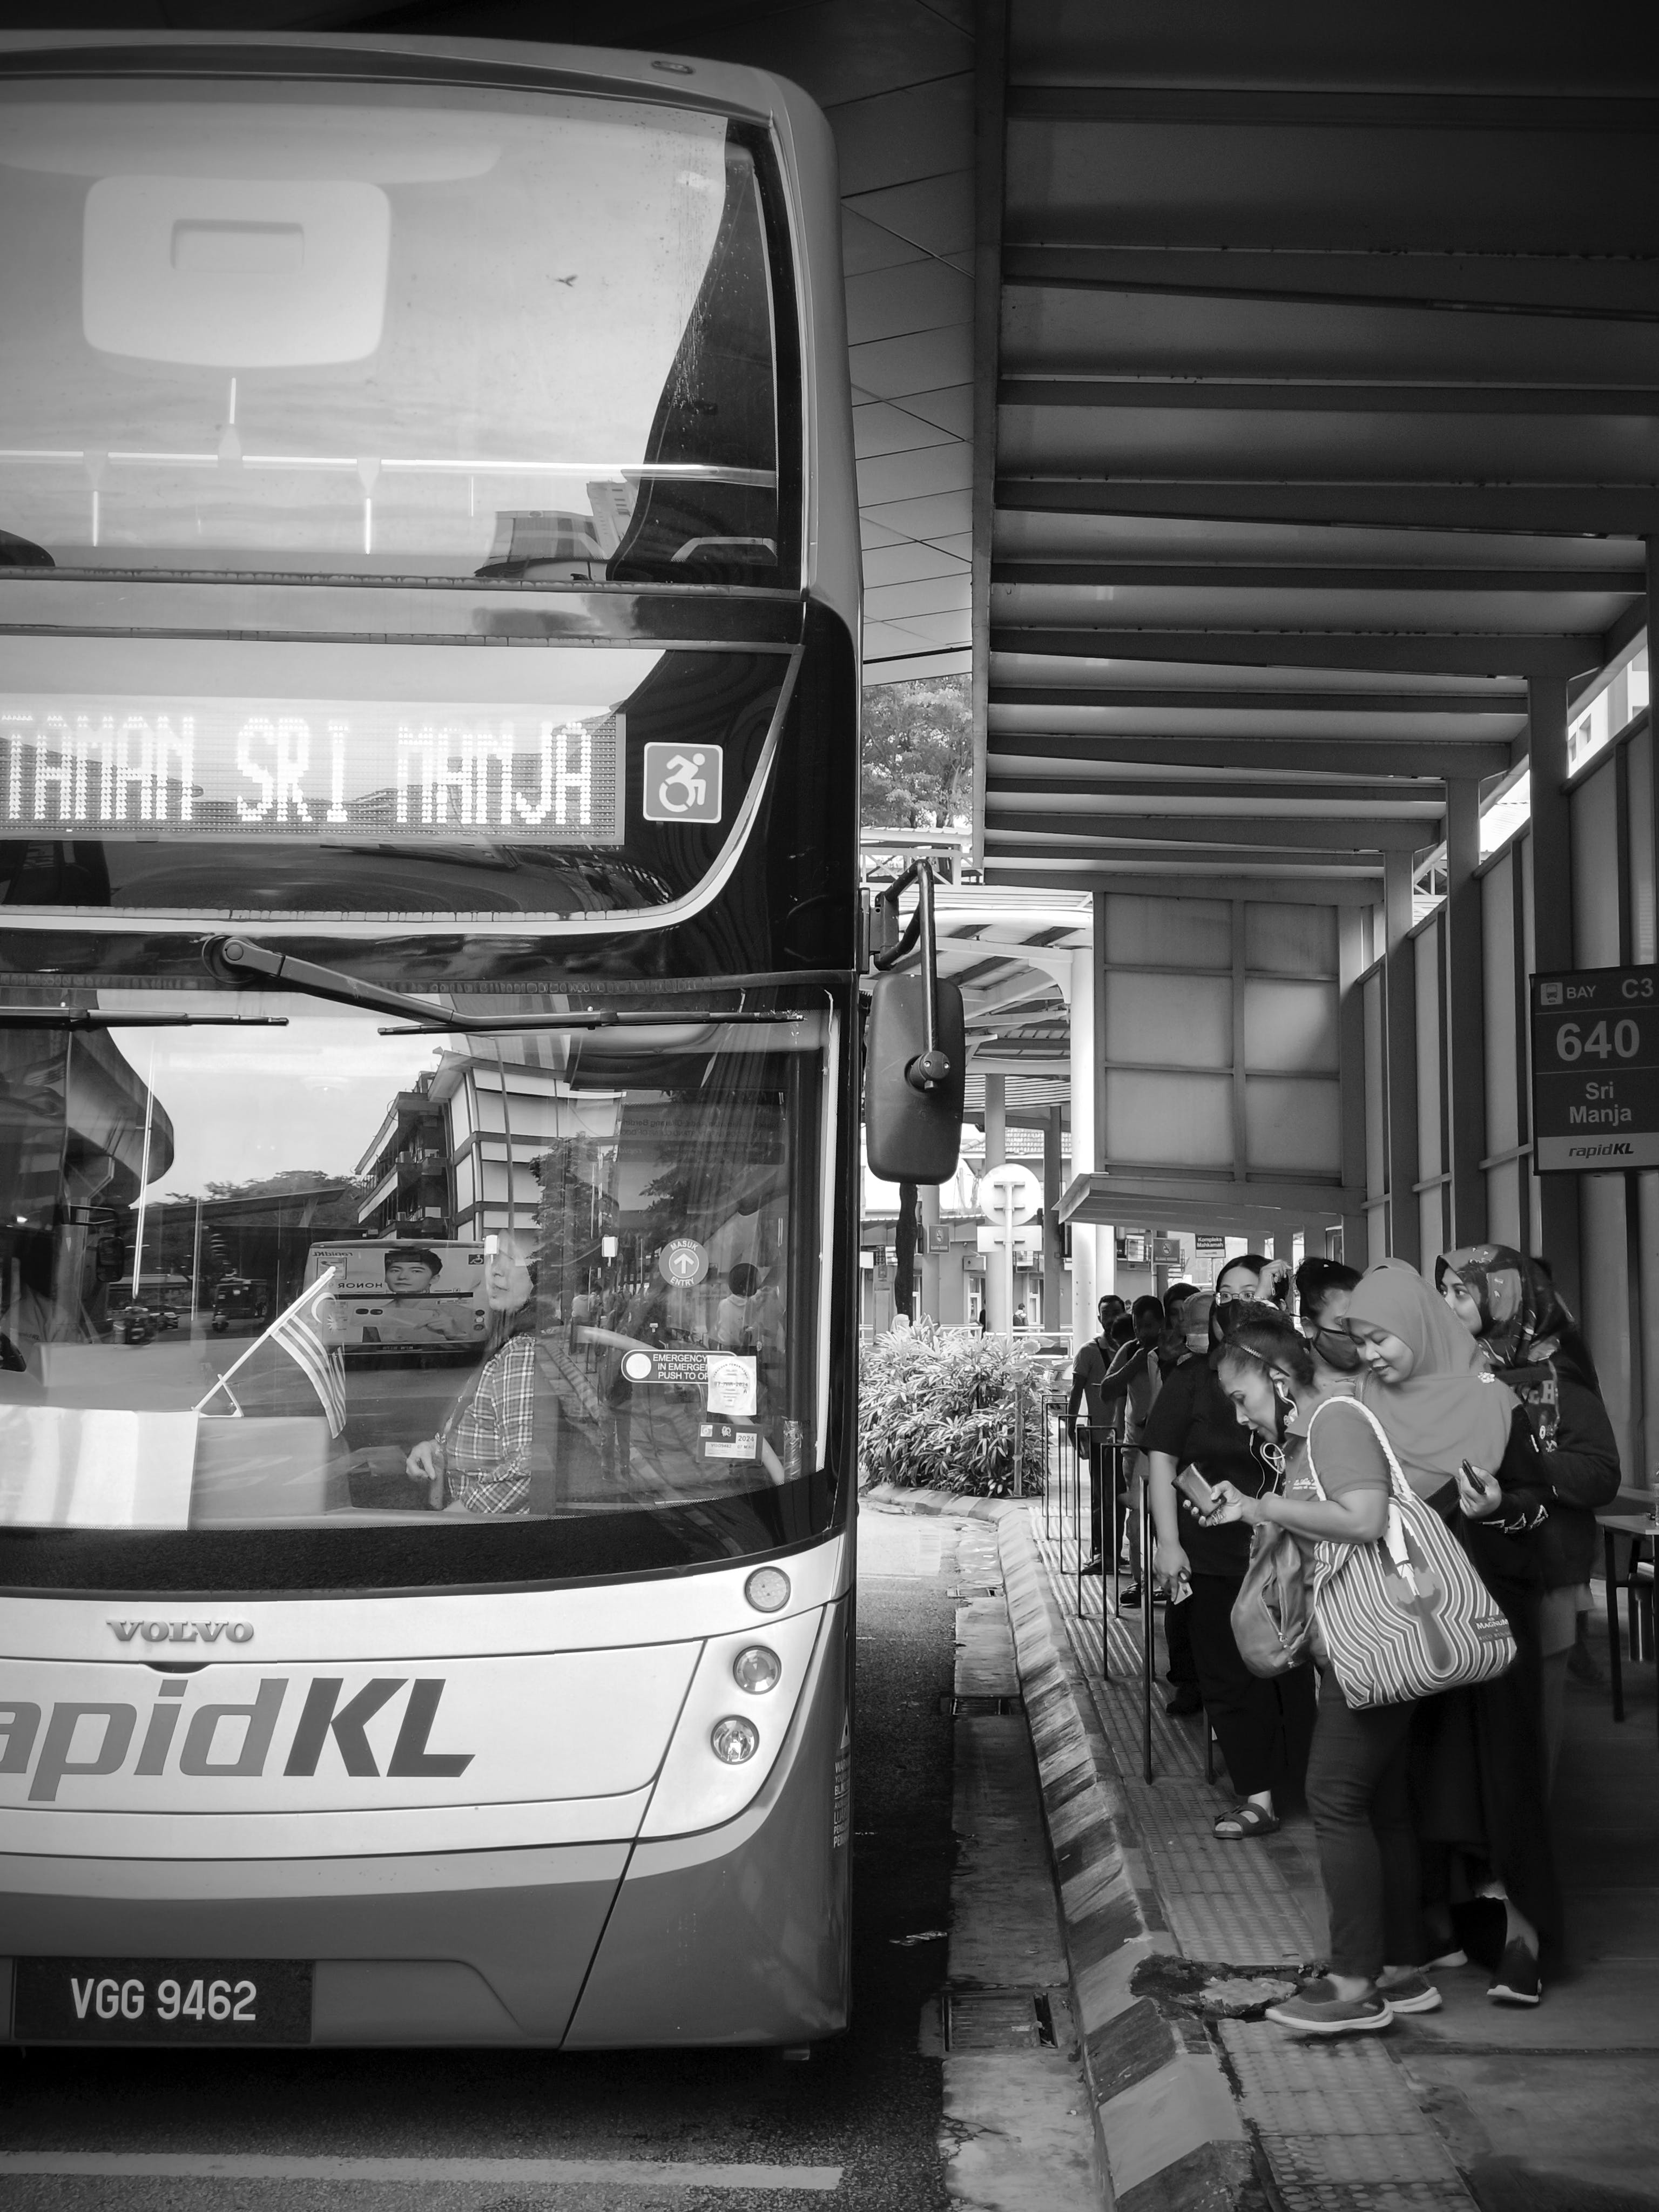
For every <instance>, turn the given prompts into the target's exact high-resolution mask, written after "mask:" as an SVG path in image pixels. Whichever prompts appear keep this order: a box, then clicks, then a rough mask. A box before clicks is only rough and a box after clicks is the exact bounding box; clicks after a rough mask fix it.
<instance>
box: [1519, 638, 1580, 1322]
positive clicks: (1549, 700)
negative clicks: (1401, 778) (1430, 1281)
mask: <svg viewBox="0 0 1659 2212" xmlns="http://www.w3.org/2000/svg"><path fill="white" fill-rule="evenodd" d="M1527 721H1528V738H1527V756H1528V759H1527V765H1528V769H1529V771H1530V783H1531V791H1530V799H1531V833H1530V842H1531V846H1532V911H1533V965H1534V973H1536V974H1540V975H1547V974H1548V973H1549V971H1550V970H1551V969H1558V968H1571V966H1572V964H1573V948H1572V818H1571V808H1570V806H1569V805H1568V802H1567V795H1566V793H1565V791H1564V790H1563V789H1562V786H1563V784H1565V781H1566V780H1567V687H1566V684H1565V680H1564V678H1561V677H1559V676H1532V677H1528V679H1527ZM1522 1112H1523V1114H1524V1115H1525V1117H1526V1127H1527V1133H1528V1136H1530V1135H1531V1134H1532V1133H1533V1131H1532V1101H1531V1098H1530V1097H1529V1096H1528V1097H1524V1103H1523V1105H1522ZM1539 1188H1540V1191H1541V1198H1542V1205H1541V1212H1542V1216H1543V1218H1542V1219H1541V1221H1540V1222H1539V1223H1538V1224H1537V1225H1536V1227H1535V1228H1534V1233H1533V1237H1532V1240H1531V1242H1532V1249H1533V1250H1534V1251H1535V1252H1541V1253H1542V1254H1543V1255H1544V1257H1545V1258H1546V1259H1547V1261H1549V1263H1550V1267H1551V1268H1552V1270H1553V1273H1554V1276H1555V1280H1556V1284H1557V1286H1558V1288H1559V1290H1560V1292H1561V1295H1562V1297H1564V1298H1565V1300H1566V1302H1567V1304H1569V1305H1570V1306H1571V1308H1572V1310H1573V1311H1574V1312H1575V1313H1582V1312H1583V1297H1582V1296H1581V1294H1580V1290H1579V1249H1578V1178H1577V1176H1575V1175H1547V1176H1541V1177H1540V1179H1539Z"/></svg>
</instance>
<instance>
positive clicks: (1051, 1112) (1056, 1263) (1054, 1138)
mask: <svg viewBox="0 0 1659 2212" xmlns="http://www.w3.org/2000/svg"><path fill="white" fill-rule="evenodd" d="M1063 1111H1064V1109H1063V1108H1061V1107H1059V1106H1051V1107H1050V1108H1049V1109H1048V1120H1047V1121H1045V1122H1044V1123H1043V1125H1042V1326H1043V1328H1045V1329H1051V1328H1064V1327H1066V1326H1067V1324H1068V1323H1069V1320H1070V1316H1069V1315H1067V1316H1066V1322H1062V1321H1061V1319H1060V1316H1061V1315H1062V1314H1064V1313H1066V1306H1065V1304H1063V1298H1064V1294H1065V1289H1066V1267H1065V1262H1064V1260H1063V1258H1062V1256H1061V1253H1062V1239H1061V1237H1060V1216H1059V1213H1058V1212H1057V1211H1056V1208H1057V1207H1058V1206H1059V1205H1060V1192H1061V1190H1062V1189H1063V1188H1064V1187H1065V1175H1064V1172H1063V1164H1062V1160H1061V1135H1062V1131H1061V1127H1060V1117H1061V1115H1062V1113H1063Z"/></svg>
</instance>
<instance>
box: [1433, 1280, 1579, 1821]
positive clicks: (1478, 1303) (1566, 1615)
mask: <svg viewBox="0 0 1659 2212" xmlns="http://www.w3.org/2000/svg"><path fill="white" fill-rule="evenodd" d="M1434 1279H1435V1283H1436V1285H1437V1288H1438V1290H1439V1291H1440V1295H1441V1296H1442V1297H1443V1298H1444V1299H1445V1301H1446V1304H1448V1306H1449V1308H1450V1309H1451V1310H1452V1312H1453V1313H1454V1314H1455V1316H1457V1318H1458V1320H1459V1321H1460V1322H1462V1324H1463V1326H1464V1327H1465V1328H1467V1329H1468V1331H1469V1333H1470V1334H1471V1335H1472V1336H1473V1337H1474V1340H1475V1344H1476V1346H1477V1348H1478V1350H1479V1351H1480V1355H1481V1357H1482V1358H1484V1359H1485V1360H1486V1364H1487V1365H1488V1366H1489V1367H1490V1368H1491V1370H1492V1373H1493V1374H1494V1375H1496V1376H1498V1377H1499V1378H1500V1379H1501V1380H1502V1381H1503V1382H1504V1383H1507V1384H1508V1386H1509V1388H1510V1389H1511V1390H1513V1391H1514V1393H1515V1395H1516V1397H1517V1398H1518V1399H1519V1400H1520V1401H1521V1406H1522V1411H1523V1412H1524V1414H1525V1416H1526V1423H1527V1430H1526V1438H1525V1441H1526V1443H1530V1445H1531V1448H1532V1452H1533V1455H1534V1465H1533V1469H1532V1480H1530V1481H1529V1482H1528V1483H1526V1484H1524V1485H1523V1486H1522V1497H1523V1498H1525V1500H1526V1501H1527V1502H1528V1504H1530V1505H1531V1506H1532V1507H1533V1510H1534V1528H1533V1529H1532V1531H1531V1536H1532V1542H1533V1547H1534V1550H1535V1552H1536V1553H1537V1557H1538V1561H1539V1570H1540V1574H1541V1579H1542V1582H1543V1600H1542V1603H1541V1609H1540V1613H1541V1622H1540V1644H1541V1650H1542V1653H1543V1668H1544V1736H1545V1744H1546V1748H1547V1757H1548V1762H1549V1774H1550V1780H1551V1783H1552V1784H1553V1782H1554V1779H1555V1765H1556V1760H1557V1759H1558V1758H1559V1755H1560V1751H1561V1728H1562V1722H1563V1718H1564V1712H1565V1692H1566V1674H1567V1665H1568V1662H1569V1660H1570V1659H1571V1656H1572V1652H1573V1650H1574V1647H1575V1645H1576V1644H1577V1643H1578V1640H1579V1633H1580V1627H1579V1624H1580V1620H1581V1619H1582V1617H1583V1615H1584V1614H1586V1613H1589V1607H1590V1594H1589V1578H1590V1572H1591V1570H1592V1568H1593V1567H1594V1565H1595V1537H1596V1528H1595V1508H1596V1507H1597V1506H1599V1505H1608V1504H1611V1503H1612V1502H1613V1499H1614V1498H1616V1497H1617V1496H1618V1494H1619V1480H1620V1472H1619V1447H1618V1444H1617V1443H1615V1442H1614V1440H1613V1424H1612V1422H1611V1421H1609V1420H1608V1419H1607V1407H1605V1406H1604V1405H1603V1404H1602V1402H1601V1384H1600V1383H1599V1381H1598V1380H1597V1377H1596V1373H1595V1361H1594V1360H1593V1359H1592V1358H1590V1355H1589V1348H1588V1346H1586V1345H1585V1343H1584V1340H1583V1337H1582V1336H1580V1334H1579V1333H1578V1330H1577V1328H1576V1326H1575V1325H1574V1322H1573V1318H1572V1316H1571V1313H1569V1312H1568V1310H1567V1308H1566V1306H1565V1304H1564V1302H1563V1300H1562V1297H1561V1294H1560V1292H1559V1291H1558V1290H1557V1289H1556V1287H1555V1285H1554V1284H1553V1282H1552V1280H1551V1279H1550V1277H1549V1275H1548V1273H1547V1271H1546V1269H1545V1268H1543V1267H1541V1266H1540V1264H1539V1263H1538V1261H1536V1260H1529V1259H1527V1258H1526V1257H1524V1255H1522V1254H1521V1253H1519V1252H1517V1251H1516V1250H1515V1249H1513V1248H1512V1247H1511V1246H1510V1245H1508V1244H1471V1245H1466V1246H1465V1247H1464V1248H1463V1249H1461V1250H1459V1251H1456V1252H1446V1253H1443V1254H1442V1255H1441V1256H1440V1258H1439V1259H1438V1260H1437V1261H1436V1262H1435V1269H1434ZM1522 1459H1523V1462H1524V1459H1525V1451H1524V1448H1523V1449H1522ZM1591 1663H1592V1664H1593V1663H1594V1662H1591Z"/></svg>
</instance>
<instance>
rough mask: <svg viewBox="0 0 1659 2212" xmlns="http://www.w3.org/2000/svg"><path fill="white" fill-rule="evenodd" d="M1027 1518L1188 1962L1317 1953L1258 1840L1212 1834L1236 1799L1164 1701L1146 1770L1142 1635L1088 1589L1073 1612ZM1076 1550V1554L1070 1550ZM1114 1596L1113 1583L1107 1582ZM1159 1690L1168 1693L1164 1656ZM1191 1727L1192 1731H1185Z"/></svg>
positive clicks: (1260, 1960) (1196, 1726)
mask: <svg viewBox="0 0 1659 2212" xmlns="http://www.w3.org/2000/svg"><path fill="white" fill-rule="evenodd" d="M1032 1522H1033V1526H1034V1529H1035V1533H1036V1538H1037V1547H1038V1550H1039V1551H1040V1553H1042V1557H1043V1559H1044V1561H1045V1563H1046V1564H1047V1565H1048V1570H1049V1572H1050V1574H1051V1575H1053V1576H1054V1579H1055V1586H1056V1589H1057V1591H1058V1594H1059V1595H1060V1600H1061V1603H1062V1607H1063V1610H1064V1611H1065V1613H1066V1623H1067V1626H1068V1627H1069V1628H1070V1630H1071V1632H1072V1637H1073V1643H1074V1644H1075V1645H1076V1647H1077V1651H1078V1656H1079V1659H1080V1660H1081V1662H1082V1663H1083V1668H1084V1672H1085V1674H1086V1675H1087V1677H1088V1680H1089V1684H1090V1687H1091V1691H1092V1692H1093V1694H1094V1699H1095V1704H1096V1706H1097V1709H1098V1711H1099V1713H1100V1717H1101V1721H1102V1723H1103V1726H1104V1728H1105V1730H1106V1735H1107V1738H1108V1741H1109V1742H1110V1744H1111V1747H1112V1755H1113V1757H1114V1759H1115V1761H1116V1763H1117V1769H1118V1772H1119V1774H1120V1776H1121V1778H1122V1786H1123V1790H1124V1795H1125V1797H1126V1799H1127V1802H1128V1805H1129V1808H1130V1810H1131V1813H1132V1814H1133V1820H1134V1823H1135V1826H1136V1829H1137V1831H1138V1832H1139V1841H1140V1844H1141V1848H1142V1850H1143V1851H1144V1853H1145V1855H1146V1870H1147V1872H1148V1874H1149V1875H1151V1877H1152V1881H1153V1883H1154V1884H1155V1886H1156V1887H1157V1889H1158V1897H1159V1899H1160V1902H1161V1903H1162V1905H1163V1906H1164V1916H1165V1917H1166V1919H1167V1920H1168V1923H1169V1926H1170V1933H1171V1935H1173V1936H1174V1937H1175V1939H1176V1942H1177V1943H1179V1944H1180V1946H1181V1948H1182V1950H1183V1951H1184V1952H1185V1953H1186V1954H1187V1955H1188V1958H1194V1959H1225V1960H1228V1961H1230V1962H1231V1964H1233V1965H1235V1966H1273V1965H1280V1964H1283V1963H1285V1961H1299V1960H1305V1959H1309V1958H1310V1957H1312V1955H1313V1954H1314V1951H1315V1948H1316V1940H1317V1939H1316V1935H1315V1932H1314V1929H1313V1928H1312V1926H1311V1925H1310V1922H1309V1920H1308V1917H1307V1915H1306V1913H1305V1912H1304V1911H1303V1909H1302V1906H1301V1905H1300V1904H1299V1903H1298V1901H1297V1897H1296V1895H1295V1893H1293V1892H1292V1891H1291V1888H1290V1887H1288V1886H1287V1885H1286V1883H1285V1879H1284V1877H1283V1875H1281V1873H1280V1871H1279V1868H1278V1866H1277V1865H1276V1864H1275V1863H1274V1860H1273V1856H1272V1855H1271V1853H1270V1852H1269V1851H1267V1850H1265V1849H1264V1848H1263V1847H1262V1846H1261V1844H1224V1843H1219V1842H1218V1841H1217V1840H1216V1838H1215V1837H1214V1836H1213V1834H1212V1828H1213V1826H1214V1824H1215V1819H1216V1815H1217V1814H1218V1813H1222V1812H1225V1810H1226V1809H1227V1808H1228V1806H1229V1805H1230V1804H1231V1802H1232V1800H1231V1796H1230V1794H1229V1792H1228V1791H1227V1790H1226V1789H1225V1787H1223V1786H1222V1785H1220V1784H1212V1783H1207V1782H1206V1781H1205V1779H1204V1771H1203V1766H1202V1764H1201V1762H1202V1759H1203V1756H1204V1750H1203V1735H1202V1732H1201V1731H1202V1723H1188V1725H1187V1728H1182V1726H1181V1725H1180V1724H1179V1723H1176V1722H1174V1721H1172V1720H1170V1717H1168V1715H1167V1714H1166V1713H1165V1712H1164V1699H1163V1696H1162V1694H1155V1695H1154V1698H1153V1705H1152V1765H1153V1771H1154V1773H1155V1774H1156V1776H1157V1780H1156V1781H1155V1782H1153V1783H1152V1784H1147V1783H1146V1782H1145V1781H1144V1780H1143V1779H1142V1774H1141V1735H1140V1727H1141V1718H1140V1713H1141V1708H1140V1697H1141V1690H1140V1681H1141V1675H1140V1664H1141V1662H1140V1631H1139V1625H1138V1624H1136V1625H1135V1626H1133V1627H1132V1626H1130V1625H1129V1624H1128V1623H1127V1622H1126V1621H1124V1620H1109V1621H1107V1620H1103V1618H1102V1611H1101V1607H1102V1588H1101V1584H1100V1583H1098V1582H1094V1581H1089V1582H1085V1584H1084V1589H1083V1603H1084V1613H1083V1617H1082V1619H1081V1620H1079V1619H1078V1618H1077V1617H1076V1615H1075V1611H1074V1608H1075V1605H1076V1590H1077V1585H1076V1583H1075V1582H1074V1581H1073V1579H1072V1578H1071V1577H1069V1576H1068V1577H1066V1578H1065V1579H1064V1580H1063V1581H1062V1580H1061V1579H1060V1576H1059V1572H1058V1568H1059V1550H1058V1547H1057V1545H1056V1543H1055V1542H1054V1541H1053V1539H1052V1537H1051V1538H1049V1539H1048V1540H1047V1541H1045V1539H1044V1534H1043V1528H1042V1514H1041V1512H1040V1511H1037V1512H1034V1513H1033V1516H1032ZM1068 1548H1069V1547H1068ZM1107 1587H1108V1589H1109V1587H1110V1585H1109V1584H1108V1585H1107ZM1103 1630H1104V1631H1105V1632H1106V1633H1107V1634H1108V1635H1109V1638H1110V1643H1109V1656H1110V1663H1111V1673H1110V1675H1109V1677H1107V1678H1106V1679H1105V1680H1103V1679H1102V1675H1101V1639H1102V1633H1103ZM1158 1664H1159V1668H1160V1678H1159V1683H1158V1691H1159V1692H1162V1690H1163V1688H1164V1685H1163V1681H1162V1674H1161V1669H1162V1666H1163V1661H1162V1658H1161V1657H1160V1659H1159V1662H1158ZM1188 1729H1190V1731H1191V1733H1190V1734H1188Z"/></svg>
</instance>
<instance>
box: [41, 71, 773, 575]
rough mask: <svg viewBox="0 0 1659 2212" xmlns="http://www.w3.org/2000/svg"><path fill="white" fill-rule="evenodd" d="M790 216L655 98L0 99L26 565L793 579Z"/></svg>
mask: <svg viewBox="0 0 1659 2212" xmlns="http://www.w3.org/2000/svg"><path fill="white" fill-rule="evenodd" d="M763 197H764V195H763V179H762V177H761V176H760V174H759V173H758V172H757V161H756V156H755V154H754V153H753V152H752V151H751V150H750V146H749V145H748V144H747V143H744V139H743V134H742V133H740V132H739V131H738V130H737V129H736V128H735V126H732V125H730V124H728V122H727V121H726V119H725V118H722V117H719V116H711V115H702V114H697V113H694V112H684V111H680V110H678V109H673V108H669V107H665V106H658V105H655V104H652V103H647V102H643V101H635V102H629V101H624V100H597V99H586V98H580V97H571V96H566V95H554V94H548V95H545V96H536V95H524V94H496V93H489V94H485V93H483V92H480V93H477V94H469V93H468V92H467V91H466V90H465V88H442V89H441V90H435V91H428V90H426V89H424V88H416V87H409V88H396V87H387V86H385V85H375V86H374V87H368V86H362V85H337V86H332V87H330V86H321V87H319V86H316V85H303V86H295V87H289V86H268V85H261V86H258V87H251V86H245V85H238V84H227V83H219V82H211V81H198V80H193V79H180V80H179V81H178V82H172V83H160V84H156V83H142V84H131V83H109V84H106V85H99V86H91V87H83V86H80V85H76V86H75V87H73V88H69V87H65V88H63V89H62V90H61V91H60V90H59V89H58V88H56V87H43V86H42V85H40V83H38V82H32V83H29V84H27V86H25V85H18V86H16V87H15V88H8V89H6V90H4V91H3V92H0V288H3V297H4V299H5V301H6V314H5V317H4V320H3V325H0V563H4V564H7V565H12V566H25V567H27V566H41V565H47V566H56V567H58V568H66V567H67V568H103V569H109V568H115V569H131V568H148V569H152V570H173V571H177V570H181V569H182V570H189V571H195V572H202V571H216V572H235V571H248V570H252V571H256V572H263V573H266V574H309V575H319V574H321V575H329V576H332V577H338V578H356V579H362V580H372V579H374V578H376V577H385V576H388V575H398V576H425V577H439V578H463V577H464V578H472V577H484V578H504V579H526V580H550V581H557V580H575V581H584V582H586V581H588V580H594V581H601V580H609V581H614V582H623V583H637V582H643V581H678V582H684V583H731V582H747V583H754V584H763V585H779V584H787V583H790V582H792V581H793V577H792V576H791V575H790V574H787V573H786V568H787V566H788V564H789V562H790V558H791V556H789V554H788V551H787V541H788V540H789V539H790V538H791V537H792V535H793V532H792V528H791V525H790V522H789V520H788V518H787V515H785V514H784V513H782V512H781V507H780V483H779V470H780V459H779V455H780V439H779V432H778V380H777V374H776V369H775V358H776V352H777V348H776V345H775V321H774V318H775V303H774V300H773V294H772V276H771V269H770V264H769V252H768V240H767V232H766V220H767V218H766V214H765V210H764V207H763ZM786 468H787V463H786ZM781 547H782V548H784V555H783V561H782V562H781V560H780V549H781Z"/></svg>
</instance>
